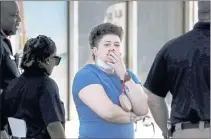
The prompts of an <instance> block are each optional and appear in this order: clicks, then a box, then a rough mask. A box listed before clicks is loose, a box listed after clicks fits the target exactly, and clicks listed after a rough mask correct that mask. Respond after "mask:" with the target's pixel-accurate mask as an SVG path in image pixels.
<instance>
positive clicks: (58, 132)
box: [47, 122, 65, 139]
mask: <svg viewBox="0 0 211 139" xmlns="http://www.w3.org/2000/svg"><path fill="white" fill-rule="evenodd" d="M47 130H48V133H49V134H50V136H51V138H52V139H58V138H60V139H61V138H65V131H64V128H63V126H62V124H61V122H53V123H50V124H49V125H48V126H47Z"/></svg>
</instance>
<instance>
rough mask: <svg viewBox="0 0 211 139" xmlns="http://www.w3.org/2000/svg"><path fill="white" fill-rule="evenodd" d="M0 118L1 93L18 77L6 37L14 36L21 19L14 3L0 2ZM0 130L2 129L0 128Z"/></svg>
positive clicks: (0, 114)
mask: <svg viewBox="0 0 211 139" xmlns="http://www.w3.org/2000/svg"><path fill="white" fill-rule="evenodd" d="M0 10H1V12H0V15H1V17H0V19H1V20H0V41H1V42H0V118H1V116H2V113H1V93H2V90H4V89H5V88H6V87H7V86H8V84H9V83H10V82H11V80H13V79H15V78H16V77H18V76H19V71H18V67H17V64H16V62H15V58H14V56H13V50H12V46H11V43H10V40H9V39H8V36H10V35H15V34H16V31H17V29H18V26H19V23H20V22H21V18H20V16H19V9H18V5H17V3H16V2H15V1H0ZM0 127H1V130H3V127H2V126H1V122H0ZM0 133H1V136H2V137H5V136H3V134H4V135H5V132H3V131H0Z"/></svg>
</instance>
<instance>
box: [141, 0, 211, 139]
mask: <svg viewBox="0 0 211 139" xmlns="http://www.w3.org/2000/svg"><path fill="white" fill-rule="evenodd" d="M198 18H199V22H198V23H196V24H195V25H194V27H193V29H192V30H191V31H189V32H187V33H186V34H184V35H182V36H180V37H178V38H176V39H173V40H171V41H169V42H168V43H167V44H165V45H164V47H163V48H162V49H161V50H160V51H159V52H158V54H157V55H156V58H155V60H154V63H153V65H152V67H151V69H150V72H149V75H148V77H147V80H146V82H145V84H144V86H145V90H146V92H147V93H148V104H149V107H150V110H151V112H152V115H153V117H154V119H155V122H156V123H157V125H158V126H159V127H160V129H161V130H162V132H163V136H164V137H165V138H168V137H170V136H171V137H172V138H176V139H179V138H197V139H202V138H209V137H210V136H209V132H210V1H198ZM169 91H170V92H171V94H172V105H171V116H170V120H169V123H168V124H167V121H168V118H169V116H168V110H167V106H166V102H165V97H166V94H167V93H168V92H169ZM167 127H168V128H167ZM168 131H169V132H168Z"/></svg>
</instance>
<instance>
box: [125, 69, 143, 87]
mask: <svg viewBox="0 0 211 139" xmlns="http://www.w3.org/2000/svg"><path fill="white" fill-rule="evenodd" d="M127 72H128V74H129V75H130V76H131V78H132V80H133V81H134V82H135V83H136V84H141V82H140V80H139V79H138V77H137V76H136V75H135V74H134V73H133V72H132V71H130V70H127Z"/></svg>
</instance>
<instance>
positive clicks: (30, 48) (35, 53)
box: [20, 35, 56, 70]
mask: <svg viewBox="0 0 211 139" xmlns="http://www.w3.org/2000/svg"><path fill="white" fill-rule="evenodd" d="M55 52H56V44H55V42H54V41H53V40H52V39H51V38H50V37H47V36H44V35H39V36H37V37H36V38H31V39H29V40H28V41H27V42H26V44H25V46H24V50H23V57H22V61H21V65H20V67H21V68H22V69H24V70H26V69H28V68H30V67H31V66H33V65H39V63H40V62H44V61H45V59H46V58H48V57H50V56H51V55H52V54H53V53H55Z"/></svg>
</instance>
